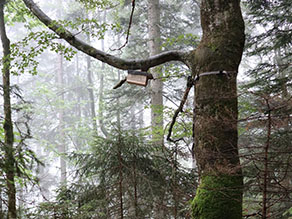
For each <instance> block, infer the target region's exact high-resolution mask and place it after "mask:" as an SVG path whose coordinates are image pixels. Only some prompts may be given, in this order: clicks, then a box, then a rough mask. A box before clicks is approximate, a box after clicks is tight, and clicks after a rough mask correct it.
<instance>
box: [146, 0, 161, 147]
mask: <svg viewBox="0 0 292 219" xmlns="http://www.w3.org/2000/svg"><path fill="white" fill-rule="evenodd" d="M159 7H160V6H159V0H149V1H148V28H149V30H148V35H149V51H150V56H153V55H157V54H159V53H160V52H161V49H160V46H161V42H160V41H161V36H160V9H159ZM152 74H153V76H154V78H159V77H161V75H162V74H161V67H156V68H154V69H153V71H152ZM162 90H163V83H162V80H160V79H156V80H152V81H151V126H152V138H153V141H154V143H155V144H157V145H163V97H162Z"/></svg>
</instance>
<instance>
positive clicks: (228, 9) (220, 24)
mask: <svg viewBox="0 0 292 219" xmlns="http://www.w3.org/2000/svg"><path fill="white" fill-rule="evenodd" d="M239 3H240V1H239V0H216V1H213V0H203V1H202V3H201V24H202V28H203V37H202V40H201V42H200V44H199V46H198V48H197V50H196V51H195V52H194V59H193V64H194V65H193V67H192V73H193V75H197V74H199V73H203V72H210V71H220V70H225V71H237V70H238V66H239V63H240V61H241V56H242V52H243V47H244V39H245V36H244V23H243V19H242V15H241V11H240V6H239ZM236 77H237V75H236V73H232V74H230V75H229V76H226V75H223V74H222V75H207V76H202V77H201V78H200V80H199V81H197V83H196V91H195V106H194V107H195V112H196V116H195V121H194V133H195V156H196V159H197V164H198V166H199V170H200V175H201V182H200V186H199V188H198V190H197V194H196V197H195V198H194V200H193V203H192V210H193V212H192V216H193V218H202V219H203V218H204V219H209V218H213V219H216V218H228V219H233V218H238V219H239V218H242V184H243V182H242V181H243V177H242V173H241V167H240V161H239V157H238V148H237V140H238V134H237V117H238V110H237V87H236Z"/></svg>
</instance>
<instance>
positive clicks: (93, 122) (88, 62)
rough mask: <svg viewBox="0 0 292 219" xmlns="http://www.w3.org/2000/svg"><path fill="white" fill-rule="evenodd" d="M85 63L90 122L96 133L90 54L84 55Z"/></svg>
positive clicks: (88, 38) (88, 37)
mask: <svg viewBox="0 0 292 219" xmlns="http://www.w3.org/2000/svg"><path fill="white" fill-rule="evenodd" d="M87 41H88V43H90V36H89V34H88V35H87ZM86 64H87V80H88V85H89V87H88V94H89V101H90V111H91V122H92V127H93V131H94V134H95V135H97V124H96V113H95V100H94V92H93V80H92V70H91V58H90V56H87V57H86Z"/></svg>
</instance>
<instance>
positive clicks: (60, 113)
mask: <svg viewBox="0 0 292 219" xmlns="http://www.w3.org/2000/svg"><path fill="white" fill-rule="evenodd" d="M58 3H59V8H60V10H58V17H59V18H61V11H62V8H63V4H62V1H61V0H60V1H59V2H58ZM63 62H64V58H63V55H62V54H60V55H59V56H58V72H57V84H58V86H59V89H60V91H61V102H62V103H65V96H64V90H63V88H64V63H63ZM64 115H65V112H64V108H63V106H60V108H59V109H58V119H59V126H58V130H59V134H60V135H59V136H60V143H59V145H58V152H59V154H60V169H61V179H60V182H61V184H62V185H66V180H67V176H66V171H67V164H66V161H65V159H64V156H65V153H66V151H67V149H66V144H65V133H64V129H65V121H64Z"/></svg>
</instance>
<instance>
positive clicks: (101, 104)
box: [98, 12, 108, 137]
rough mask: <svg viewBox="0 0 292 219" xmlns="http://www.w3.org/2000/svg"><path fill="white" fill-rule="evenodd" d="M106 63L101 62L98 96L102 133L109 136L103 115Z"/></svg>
mask: <svg viewBox="0 0 292 219" xmlns="http://www.w3.org/2000/svg"><path fill="white" fill-rule="evenodd" d="M103 21H104V23H105V21H106V12H104V15H103ZM101 50H102V51H104V39H101ZM104 69H105V65H104V63H101V72H100V78H99V80H100V81H99V98H98V118H99V126H100V129H101V131H102V133H103V134H104V135H105V136H106V137H107V136H108V132H107V130H106V128H105V125H104V116H103V108H104V101H103V90H104Z"/></svg>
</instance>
